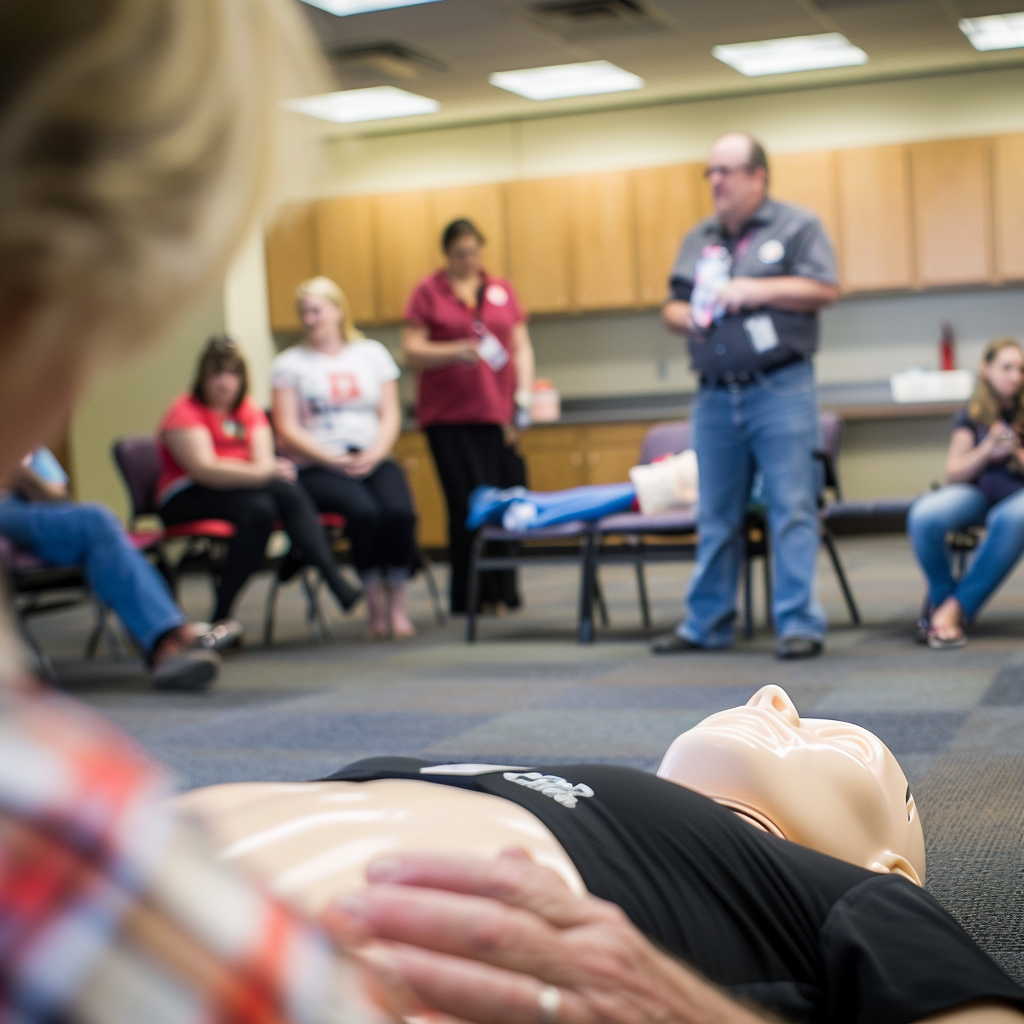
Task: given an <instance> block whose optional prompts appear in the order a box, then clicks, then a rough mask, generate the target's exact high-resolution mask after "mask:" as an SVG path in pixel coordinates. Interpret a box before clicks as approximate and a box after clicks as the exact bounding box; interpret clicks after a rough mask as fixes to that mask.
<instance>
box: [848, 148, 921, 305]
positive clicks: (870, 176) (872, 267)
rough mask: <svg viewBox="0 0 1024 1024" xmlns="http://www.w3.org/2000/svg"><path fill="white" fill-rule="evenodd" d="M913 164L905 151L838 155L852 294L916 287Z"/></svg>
mask: <svg viewBox="0 0 1024 1024" xmlns="http://www.w3.org/2000/svg"><path fill="white" fill-rule="evenodd" d="M907 160H908V157H907V150H906V147H905V146H869V147H865V148H860V149H843V150H840V151H839V152H838V153H837V154H836V176H837V182H838V190H837V191H838V206H839V232H838V235H839V237H838V244H839V261H840V264H841V266H842V283H843V288H844V289H845V290H846V291H850V292H857V291H878V290H883V289H886V288H909V287H911V286H912V285H913V283H914V261H913V252H912V239H911V229H910V181H909V173H908V165H907Z"/></svg>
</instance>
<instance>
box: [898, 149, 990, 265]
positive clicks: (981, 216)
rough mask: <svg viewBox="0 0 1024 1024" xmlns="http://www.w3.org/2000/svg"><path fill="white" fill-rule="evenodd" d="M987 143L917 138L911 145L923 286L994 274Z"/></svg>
mask: <svg viewBox="0 0 1024 1024" xmlns="http://www.w3.org/2000/svg"><path fill="white" fill-rule="evenodd" d="M991 156H992V143H991V140H989V139H953V140H949V141H943V142H920V143H916V144H915V145H913V146H911V147H910V171H911V190H912V194H913V197H914V207H913V209H914V242H915V249H916V254H917V277H918V282H919V283H920V284H922V285H954V284H978V283H981V282H988V281H991V280H992V279H993V270H994V268H993V265H992V160H991Z"/></svg>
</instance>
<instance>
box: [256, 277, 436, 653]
mask: <svg viewBox="0 0 1024 1024" xmlns="http://www.w3.org/2000/svg"><path fill="white" fill-rule="evenodd" d="M296 302H297V304H298V309H299V316H300V317H301V318H302V324H303V328H304V330H305V335H306V336H305V339H304V340H303V342H302V344H300V345H295V346H294V347H292V348H290V349H288V350H287V351H285V352H282V353H281V354H280V355H279V356H278V357H277V358H276V359H275V360H274V364H273V375H272V387H273V392H274V399H273V412H272V415H273V420H274V429H275V431H276V432H277V436H278V439H279V443H280V445H281V447H282V448H283V450H284V451H285V452H286V453H287V454H288V456H289V457H290V458H292V459H293V460H294V461H295V462H296V464H297V465H298V466H299V467H300V468H299V481H300V482H301V483H302V485H303V487H305V488H306V490H307V491H308V492H309V494H310V496H311V497H312V498H313V501H314V502H315V503H316V505H317V507H318V508H319V509H320V511H321V512H337V513H339V514H340V515H343V516H344V517H345V520H346V523H347V525H346V533H347V535H348V538H349V542H350V543H351V545H352V562H353V564H354V565H355V568H356V571H357V572H358V573H359V575H360V576H361V577H362V580H363V587H364V592H365V595H366V603H367V607H368V609H369V613H370V626H369V633H370V636H372V637H386V636H393V637H408V636H413V635H414V634H415V632H416V630H415V627H414V626H413V624H412V622H410V621H409V616H408V614H407V613H406V607H405V585H406V580H407V579H408V576H409V571H410V569H411V567H412V563H413V559H414V550H415V549H414V542H413V533H414V530H415V527H416V513H415V512H414V511H413V507H412V497H411V496H410V494H409V488H408V486H407V484H406V482H405V477H404V475H403V474H402V471H401V469H399V467H398V466H397V465H396V464H395V463H394V462H392V461H391V460H390V459H389V456H390V454H391V450H392V448H393V447H394V445H395V441H396V440H397V439H398V433H399V430H400V429H401V412H400V409H399V403H398V384H397V380H398V377H399V376H400V370H399V369H398V366H397V365H396V363H395V361H394V359H392V358H391V355H390V354H389V352H388V350H387V349H386V348H385V347H384V346H383V345H382V344H381V343H380V342H379V341H371V340H369V339H367V338H364V337H363V335H362V334H361V333H360V332H359V331H358V330H357V329H356V328H355V326H354V324H353V323H352V320H351V317H350V316H349V315H348V303H347V301H346V299H345V295H344V293H343V292H342V291H341V289H340V288H339V287H338V286H337V285H336V284H335V283H334V282H333V281H332V280H330V279H329V278H326V277H314V278H311V279H310V280H309V281H304V282H303V283H302V284H300V285H299V287H298V289H297V290H296Z"/></svg>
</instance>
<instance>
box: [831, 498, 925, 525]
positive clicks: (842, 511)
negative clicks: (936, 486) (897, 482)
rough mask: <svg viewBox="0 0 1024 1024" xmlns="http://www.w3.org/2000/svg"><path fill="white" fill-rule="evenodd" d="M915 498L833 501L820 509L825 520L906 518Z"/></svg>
mask: <svg viewBox="0 0 1024 1024" xmlns="http://www.w3.org/2000/svg"><path fill="white" fill-rule="evenodd" d="M916 500H917V499H916V498H882V499H880V500H878V501H834V502H832V504H831V505H826V506H825V508H823V509H822V510H821V516H822V518H823V519H826V520H829V521H831V520H834V519H882V518H894V519H895V518H902V519H906V516H907V513H908V512H909V511H910V506H911V505H913V504H914V502H915V501H916Z"/></svg>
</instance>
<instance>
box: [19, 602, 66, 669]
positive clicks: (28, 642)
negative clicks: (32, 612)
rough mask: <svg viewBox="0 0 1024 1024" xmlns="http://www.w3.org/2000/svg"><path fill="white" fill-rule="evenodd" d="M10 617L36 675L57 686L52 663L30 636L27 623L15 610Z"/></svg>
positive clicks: (30, 632)
mask: <svg viewBox="0 0 1024 1024" xmlns="http://www.w3.org/2000/svg"><path fill="white" fill-rule="evenodd" d="M12 615H13V617H14V624H15V626H16V627H17V630H18V633H19V634H20V636H21V639H22V640H23V641H24V643H25V646H26V647H27V648H28V650H29V654H30V655H31V656H32V661H33V663H34V667H35V670H36V673H37V674H38V675H39V676H40V678H41V679H43V680H44V681H45V682H47V683H49V684H50V685H51V686H57V685H58V681H57V673H56V672H54V670H53V662H52V661H50V656H49V655H48V654H47V653H46V652H45V651H44V650H43V649H42V647H40V646H39V644H38V642H37V641H36V638H35V637H34V636H33V635H32V631H31V630H30V629H29V628H28V623H27V622H26V621H25V620H24V619H23V618H22V616H21V615H19V614H18V612H17V611H16V610H15V611H12Z"/></svg>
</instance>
